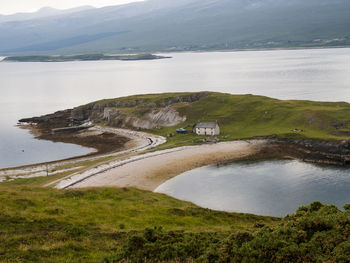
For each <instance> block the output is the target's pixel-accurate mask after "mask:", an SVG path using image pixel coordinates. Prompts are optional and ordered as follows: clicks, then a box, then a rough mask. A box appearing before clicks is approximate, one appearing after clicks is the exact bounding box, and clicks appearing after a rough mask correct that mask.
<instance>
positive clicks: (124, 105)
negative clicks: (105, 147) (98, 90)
mask: <svg viewBox="0 0 350 263" xmlns="http://www.w3.org/2000/svg"><path fill="white" fill-rule="evenodd" d="M209 95H210V94H209V93H207V92H198V93H189V94H184V95H179V96H176V94H169V97H165V98H163V97H162V96H160V98H159V99H157V98H156V99H150V98H149V97H147V96H138V98H136V99H132V97H130V98H129V99H128V98H122V99H114V100H106V101H98V102H94V103H90V104H87V105H83V106H80V107H77V108H74V109H68V110H65V111H60V112H56V113H54V114H49V115H45V116H41V117H34V118H28V119H21V120H20V122H31V123H44V124H48V123H50V124H51V125H52V127H53V128H60V127H71V126H77V125H81V124H84V123H86V122H92V123H99V122H102V121H103V122H107V125H109V126H112V127H121V128H134V129H154V128H157V127H171V126H175V125H178V124H180V123H182V122H184V121H185V120H186V116H181V115H180V113H179V112H178V111H177V110H176V108H175V107H173V106H174V105H176V104H178V103H193V102H196V101H199V100H201V99H202V98H205V97H207V96H209ZM130 109H131V110H130Z"/></svg>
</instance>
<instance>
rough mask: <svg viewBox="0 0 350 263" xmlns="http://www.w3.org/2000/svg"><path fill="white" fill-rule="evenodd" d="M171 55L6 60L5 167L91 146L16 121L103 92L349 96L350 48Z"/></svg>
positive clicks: (0, 78)
mask: <svg viewBox="0 0 350 263" xmlns="http://www.w3.org/2000/svg"><path fill="white" fill-rule="evenodd" d="M170 55H171V56H173V58H172V59H164V60H154V61H96V62H66V63H6V62H3V63H0V89H1V96H0V105H1V111H0V121H1V129H0V168H3V167H8V166H16V165H23V164H29V163H33V162H43V161H49V160H55V159H60V158H65V157H70V156H74V155H79V154H85V153H88V152H90V151H91V149H86V148H83V147H79V146H75V145H68V144H61V143H51V142H47V141H38V140H34V138H33V136H32V135H30V134H28V132H27V131H23V130H20V129H18V128H16V127H15V124H16V122H17V120H18V119H20V118H24V117H32V116H36V115H42V114H46V113H51V112H54V111H57V110H61V109H65V108H70V107H74V106H77V105H80V104H84V103H88V102H91V101H95V100H99V99H103V98H111V97H120V96H126V95H133V94H140V93H160V92H177V91H203V90H208V91H219V92H227V93H237V94H258V95H265V96H270V97H274V98H280V99H308V100H322V101H348V102H350V49H348V48H346V49H319V50H280V51H245V52H211V53H175V54H170ZM22 150H24V152H23V151H22Z"/></svg>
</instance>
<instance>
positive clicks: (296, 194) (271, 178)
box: [156, 160, 350, 216]
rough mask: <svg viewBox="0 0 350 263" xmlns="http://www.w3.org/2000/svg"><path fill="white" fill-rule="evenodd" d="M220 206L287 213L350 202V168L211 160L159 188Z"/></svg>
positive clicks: (217, 208) (276, 162)
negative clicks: (316, 204)
mask: <svg viewBox="0 0 350 263" xmlns="http://www.w3.org/2000/svg"><path fill="white" fill-rule="evenodd" d="M156 192H161V193H166V194H168V195H170V196H173V197H175V198H178V199H182V200H186V201H191V202H193V203H195V204H197V205H199V206H202V207H206V208H211V209H215V210H225V211H235V212H244V213H253V214H259V215H271V216H284V215H286V214H287V213H292V212H294V211H295V210H296V209H297V208H298V207H299V206H300V205H304V204H309V203H311V202H313V201H316V200H319V201H321V202H324V203H328V204H336V205H338V206H339V207H342V206H343V205H344V204H345V203H350V168H344V167H335V166H318V165H314V164H309V163H303V162H300V161H291V160H273V161H262V162H254V163H233V164H230V165H224V166H216V165H213V166H206V167H202V168H198V169H195V170H192V171H188V172H186V173H183V174H181V175H179V176H177V177H175V178H173V179H171V180H169V181H167V182H166V183H164V184H162V185H161V186H159V187H158V188H157V189H156Z"/></svg>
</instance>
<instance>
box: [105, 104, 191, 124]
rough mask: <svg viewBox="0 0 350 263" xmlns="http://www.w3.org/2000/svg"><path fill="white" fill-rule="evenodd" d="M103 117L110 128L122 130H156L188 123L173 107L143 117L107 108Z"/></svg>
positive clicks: (156, 110) (152, 111)
mask: <svg viewBox="0 0 350 263" xmlns="http://www.w3.org/2000/svg"><path fill="white" fill-rule="evenodd" d="M103 115H104V118H105V120H106V121H107V124H108V126H112V127H122V128H136V129H139V128H140V129H154V128H157V127H162V126H165V127H171V126H176V125H178V124H180V123H182V122H184V121H186V116H180V114H179V113H178V112H177V111H176V110H175V109H174V108H171V107H165V108H160V109H153V110H151V111H150V112H148V113H145V114H144V115H143V116H141V117H136V116H132V115H128V114H126V113H124V112H123V111H120V110H118V109H110V108H105V109H104V114H103Z"/></svg>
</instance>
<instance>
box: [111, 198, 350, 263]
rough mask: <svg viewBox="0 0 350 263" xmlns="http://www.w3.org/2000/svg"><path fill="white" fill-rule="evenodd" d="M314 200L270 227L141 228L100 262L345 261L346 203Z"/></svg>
mask: <svg viewBox="0 0 350 263" xmlns="http://www.w3.org/2000/svg"><path fill="white" fill-rule="evenodd" d="M344 208H345V211H341V210H339V209H338V208H337V207H336V206H333V205H323V204H321V203H320V202H314V203H312V204H310V205H309V206H302V207H300V208H299V209H298V210H297V212H296V213H294V214H292V215H288V216H286V217H285V218H284V219H283V220H282V221H281V223H280V224H279V225H277V226H276V227H270V226H263V225H262V224H258V225H257V226H256V230H255V231H251V232H238V233H232V234H230V235H227V234H226V235H225V234H218V233H196V234H193V233H185V232H173V231H170V232H166V231H163V230H162V229H161V228H154V229H149V228H148V229H146V230H145V231H144V232H143V233H142V234H134V235H129V237H128V238H127V242H125V244H124V246H123V247H122V249H121V251H120V252H118V253H117V254H116V255H114V256H111V257H107V258H106V259H105V262H121V261H124V262H162V261H172V262H193V261H198V262H259V263H260V262H266V263H268V262H344V263H345V262H350V241H349V235H350V205H346V206H344Z"/></svg>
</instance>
